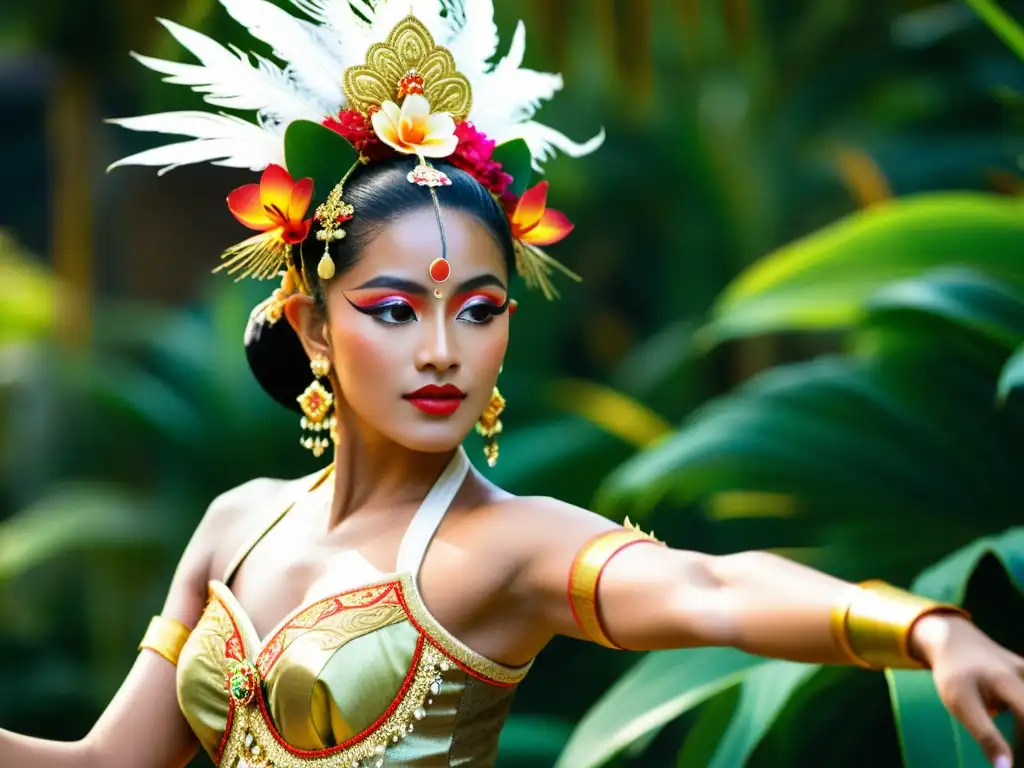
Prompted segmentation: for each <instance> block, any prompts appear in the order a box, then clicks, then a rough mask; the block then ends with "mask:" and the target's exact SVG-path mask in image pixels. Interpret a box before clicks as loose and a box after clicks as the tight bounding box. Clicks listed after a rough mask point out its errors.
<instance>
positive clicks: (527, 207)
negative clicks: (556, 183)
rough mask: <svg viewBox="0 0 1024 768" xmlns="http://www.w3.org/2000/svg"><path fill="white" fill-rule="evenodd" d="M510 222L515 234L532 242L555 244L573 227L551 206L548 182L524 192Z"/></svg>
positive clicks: (536, 243) (534, 243)
mask: <svg viewBox="0 0 1024 768" xmlns="http://www.w3.org/2000/svg"><path fill="white" fill-rule="evenodd" d="M509 224H510V225H511V227H512V237H514V238H515V239H516V240H522V241H523V242H524V243H528V244H530V245H553V244H555V243H557V242H558V241H559V240H562V239H563V238H565V236H566V235H568V234H569V233H570V232H572V229H573V224H572V222H571V221H569V219H568V218H566V215H565V214H564V213H562V212H561V211H556V210H554V209H552V208H548V183H547V182H546V181H542V182H541V183H540V184H538V185H537V186H535V187H531V188H530V189H528V190H526V191H525V192H523V196H522V197H521V198H519V201H518V202H517V203H516V206H515V210H514V211H513V212H512V215H511V216H509Z"/></svg>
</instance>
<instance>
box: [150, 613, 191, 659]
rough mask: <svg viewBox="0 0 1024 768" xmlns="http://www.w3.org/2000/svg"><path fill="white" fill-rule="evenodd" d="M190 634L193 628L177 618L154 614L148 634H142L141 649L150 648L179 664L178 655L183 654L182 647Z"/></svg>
mask: <svg viewBox="0 0 1024 768" xmlns="http://www.w3.org/2000/svg"><path fill="white" fill-rule="evenodd" d="M190 634H192V630H190V629H189V628H188V627H186V626H185V625H184V624H182V623H181V622H180V621H178V620H177V619H168V618H166V617H165V616H154V617H153V618H152V619H151V620H150V622H149V627H148V628H147V629H146V634H144V635H143V636H142V642H141V643H139V650H140V651H141V650H142V649H143V648H148V649H149V650H151V651H153V652H154V653H158V654H160V655H161V656H163V657H164V658H165V659H167V660H168V661H169V662H171V664H174V665H175V666H177V664H178V656H179V655H181V649H182V648H183V647H184V646H185V642H186V641H187V640H188V637H189V635H190Z"/></svg>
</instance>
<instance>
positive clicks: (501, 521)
mask: <svg viewBox="0 0 1024 768" xmlns="http://www.w3.org/2000/svg"><path fill="white" fill-rule="evenodd" d="M474 514H476V515H479V516H480V518H481V521H482V524H483V525H484V526H485V527H486V528H487V529H488V530H487V533H488V534H489V535H488V536H486V537H485V540H487V541H490V542H493V543H495V544H498V545H499V546H500V547H501V548H502V550H503V551H504V552H505V554H506V557H507V556H508V555H510V554H511V555H514V559H515V560H517V561H519V563H520V564H523V563H525V562H526V561H528V560H532V559H535V558H537V557H539V556H542V555H543V554H544V553H545V552H550V551H552V550H557V551H567V550H568V551H573V552H574V551H576V550H577V549H578V548H579V547H581V546H583V544H584V543H585V542H586V541H588V540H589V539H591V538H592V537H594V536H596V535H597V534H599V533H603V532H604V531H608V530H612V529H614V528H617V527H618V525H617V524H616V523H614V522H612V521H611V520H608V519H607V518H605V517H602V516H601V515H598V514H596V513H594V512H591V511H590V510H588V509H583V508H582V507H577V506H575V505H573V504H568V503H566V502H564V501H560V500H558V499H554V498H551V497H548V496H512V495H509V494H503V495H502V496H501V497H500V498H497V499H495V500H494V501H491V502H489V503H486V504H484V505H482V506H481V507H480V508H478V510H477V511H476V512H475V513H474Z"/></svg>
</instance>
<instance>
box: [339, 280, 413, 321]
mask: <svg viewBox="0 0 1024 768" xmlns="http://www.w3.org/2000/svg"><path fill="white" fill-rule="evenodd" d="M345 300H346V301H348V303H349V304H351V305H352V308H353V309H355V310H356V311H357V312H361V313H362V314H364V315H368V316H369V317H372V318H374V319H375V320H379V321H380V322H382V323H385V324H387V325H401V324H403V323H409V322H413V321H414V320H416V319H418V318H419V316H420V315H422V314H423V309H424V306H425V304H426V299H425V298H424V297H423V296H417V295H415V294H411V293H406V292H404V291H396V290H394V289H386V288H367V289H363V288H357V289H356V290H355V291H353V292H352V295H349V294H347V293H346V294H345Z"/></svg>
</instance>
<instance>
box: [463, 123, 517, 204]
mask: <svg viewBox="0 0 1024 768" xmlns="http://www.w3.org/2000/svg"><path fill="white" fill-rule="evenodd" d="M455 137H456V138H457V139H458V140H459V143H458V145H457V146H456V147H455V153H454V154H453V155H452V156H451V157H450V158H448V160H449V162H450V163H451V164H452V165H454V166H455V167H456V168H461V169H462V170H464V171H465V172H466V173H468V174H469V175H470V176H472V177H473V178H474V179H476V180H477V181H479V182H480V183H481V184H482V185H483V186H484V187H485V188H486V189H488V190H489V191H490V192H491V193H493V194H495V195H497V196H498V197H501V196H502V195H504V194H505V191H506V190H507V189H508V187H509V185H510V184H511V183H512V177H511V176H509V175H508V174H507V173H505V172H504V171H503V170H502V169H501V163H498V162H496V161H494V160H492V159H491V156H492V155H493V154H494V141H493V140H492V139H488V138H487V136H486V135H485V134H483V133H481V132H480V131H478V130H477V129H476V126H474V125H473V124H472V123H471V122H469V121H464V122H461V123H459V124H458V125H457V126H455Z"/></svg>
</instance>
